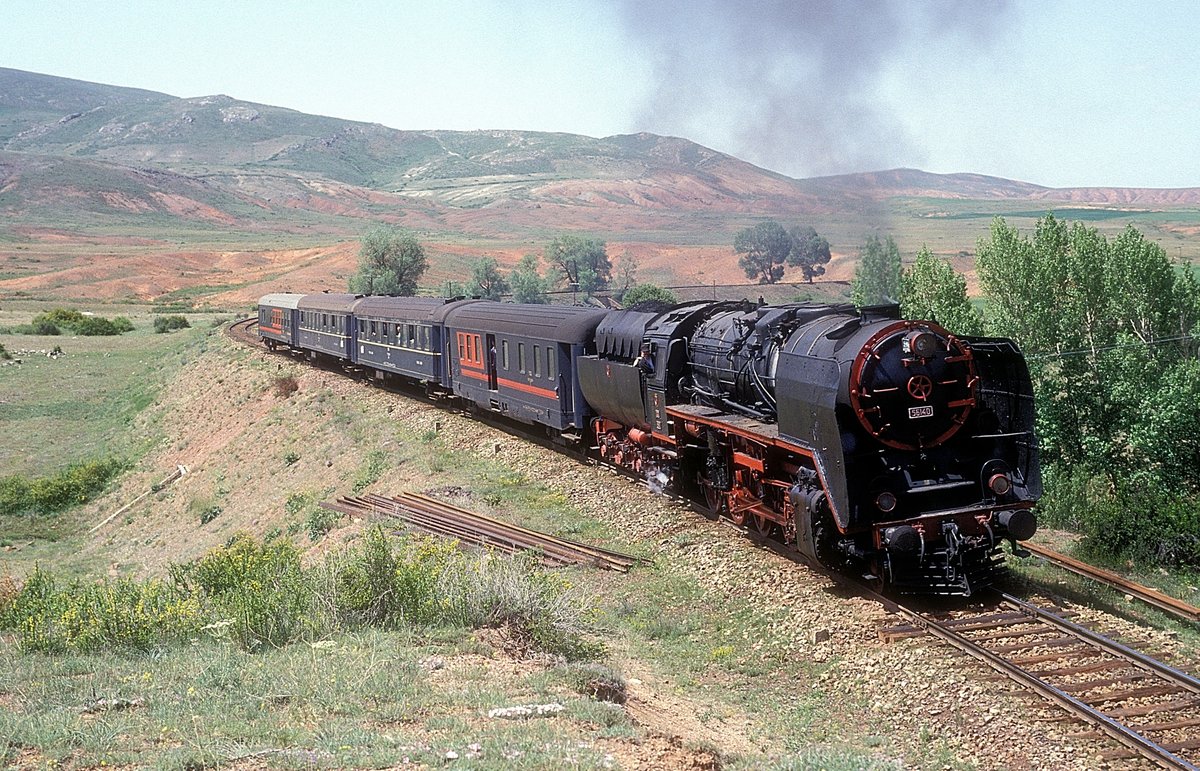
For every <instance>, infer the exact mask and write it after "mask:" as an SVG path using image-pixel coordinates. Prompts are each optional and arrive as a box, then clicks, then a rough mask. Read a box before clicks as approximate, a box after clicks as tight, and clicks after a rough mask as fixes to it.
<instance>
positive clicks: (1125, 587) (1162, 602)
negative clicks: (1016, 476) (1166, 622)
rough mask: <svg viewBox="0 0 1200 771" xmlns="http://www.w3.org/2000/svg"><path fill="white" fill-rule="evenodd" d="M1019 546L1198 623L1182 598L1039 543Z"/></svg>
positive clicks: (1197, 613) (1198, 612) (1198, 615)
mask: <svg viewBox="0 0 1200 771" xmlns="http://www.w3.org/2000/svg"><path fill="white" fill-rule="evenodd" d="M1021 548H1023V549H1028V550H1029V551H1030V552H1032V553H1033V554H1035V555H1037V556H1038V557H1041V558H1042V559H1044V560H1046V561H1048V562H1050V563H1051V564H1054V565H1057V566H1058V567H1060V568H1062V569H1063V570H1067V571H1069V572H1071V573H1075V574H1076V575H1080V576H1083V577H1084V578H1090V579H1092V580H1093V581H1099V582H1100V583H1102V584H1106V585H1108V586H1111V587H1113V588H1114V589H1119V590H1120V591H1122V592H1125V593H1126V594H1129V595H1132V596H1133V597H1136V598H1138V599H1139V600H1141V601H1142V602H1145V603H1147V604H1149V605H1153V606H1154V607H1156V608H1158V609H1159V610H1162V611H1165V612H1167V613H1170V614H1171V615H1173V616H1176V617H1178V618H1182V619H1184V620H1185V621H1192V622H1200V608H1197V607H1196V606H1195V605H1190V604H1188V603H1186V602H1184V601H1183V600H1180V599H1177V598H1175V597H1171V596H1169V595H1167V594H1163V593H1162V592H1160V591H1158V590H1157V589H1152V588H1150V587H1149V586H1143V585H1142V584H1139V583H1135V582H1133V581H1130V580H1129V579H1127V578H1123V577H1122V576H1119V575H1117V574H1116V573H1112V572H1109V571H1107V570H1103V569H1101V568H1098V567H1094V566H1092V565H1088V564H1087V563H1085V562H1080V561H1079V560H1077V559H1074V558H1073V557H1068V556H1067V555H1065V554H1060V553H1058V552H1056V551H1053V550H1051V549H1047V548H1046V547H1044V546H1039V545H1038V544H1035V543H1028V542H1022V543H1021Z"/></svg>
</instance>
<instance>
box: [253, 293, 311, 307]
mask: <svg viewBox="0 0 1200 771" xmlns="http://www.w3.org/2000/svg"><path fill="white" fill-rule="evenodd" d="M302 297H304V295H302V294H290V293H287V292H277V293H276V294H265V295H263V296H262V297H260V298H258V304H259V305H268V306H270V307H272V308H292V309H295V308H298V307H300V305H299V303H300V298H302Z"/></svg>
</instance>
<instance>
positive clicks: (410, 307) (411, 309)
mask: <svg viewBox="0 0 1200 771" xmlns="http://www.w3.org/2000/svg"><path fill="white" fill-rule="evenodd" d="M445 304H446V301H445V300H443V299H442V298H440V297H387V296H384V295H370V296H367V297H364V298H362V299H361V300H359V301H358V302H356V303H354V315H355V316H369V317H373V318H377V319H403V320H406V321H432V320H433V314H434V311H436V310H437V309H438V308H441V307H442V306H444V305H445Z"/></svg>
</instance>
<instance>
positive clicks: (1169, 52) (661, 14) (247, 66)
mask: <svg viewBox="0 0 1200 771" xmlns="http://www.w3.org/2000/svg"><path fill="white" fill-rule="evenodd" d="M3 15H4V24H3V27H2V28H0V38H2V39H3V40H4V43H3V46H2V47H0V66H3V67H12V68H15V69H21V70H29V71H33V72H40V73H45V74H49V75H58V76H62V77H70V78H77V79H80V80H87V81H93V82H99V83H107V84H111V85H119V86H129V87H136V88H144V89H149V90H153V91H161V92H164V93H167V94H172V95H174V96H181V97H197V96H207V95H212V94H227V95H229V96H232V97H235V98H238V99H243V100H246V101H252V102H260V103H264V104H271V105H277V106H281V107H289V108H292V109H296V110H300V111H303V112H309V113H316V114H321V115H329V116H334V117H339V118H347V119H352V120H360V121H367V122H372V123H381V124H383V125H386V126H390V127H393V128H398V129H416V130H421V129H454V130H472V129H520V130H529V131H561V132H569V133H576V134H585V135H588V136H594V137H603V136H609V135H613V134H629V133H636V132H642V131H646V132H651V133H655V134H663V135H669V136H680V137H684V138H686V139H690V140H692V141H695V142H698V143H700V144H702V145H705V146H707V147H711V148H713V149H715V150H719V151H722V152H726V153H729V154H731V155H735V156H737V157H739V158H742V159H744V160H747V161H750V162H752V163H755V164H757V165H759V166H763V167H765V168H768V169H771V170H773V171H777V172H780V173H783V174H787V175H789V176H793V177H811V176H821V175H827V174H840V173H849V172H860V171H878V170H883V169H890V168H901V167H907V168H919V169H923V170H925V171H931V172H937V173H954V172H971V173H978V174H988V175H993V176H999V177H1005V178H1009V179H1016V180H1021V181H1025V182H1032V183H1036V184H1041V185H1046V186H1050V187H1074V186H1104V187H1197V186H1200V120H1198V119H1200V55H1197V52H1196V50H1195V49H1196V41H1197V39H1200V2H1193V1H1192V0H1178V1H1177V2H1168V1H1166V0H1162V1H1154V0H1144V1H1142V2H1129V0H1125V1H1124V2H1110V1H1109V0H1090V1H1087V0H1059V1H1058V2H1054V1H1052V0H961V1H958V0H854V1H853V2H851V0H841V1H840V2H839V0H748V1H747V0H742V1H741V2H732V0H686V1H685V0H609V1H608V2H600V1H599V0H597V1H596V2H586V0H529V1H524V0H510V1H509V2H499V1H498V0H473V1H471V2H453V1H452V0H447V1H445V2H434V1H432V0H429V1H426V0H348V1H347V2H342V3H337V2H329V0H323V1H322V2H315V1H314V0H292V1H291V2H286V3H284V2H265V1H264V0H239V1H238V2H227V1H226V0H186V1H185V0H122V2H119V3H118V2H112V1H111V0H106V1H103V2H101V1H99V0H69V2H63V1H61V0H5V3H4V14H3Z"/></svg>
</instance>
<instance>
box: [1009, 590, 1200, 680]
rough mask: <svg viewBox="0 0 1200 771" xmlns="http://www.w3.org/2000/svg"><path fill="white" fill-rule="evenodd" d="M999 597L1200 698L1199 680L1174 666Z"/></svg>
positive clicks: (1017, 601) (1017, 600)
mask: <svg viewBox="0 0 1200 771" xmlns="http://www.w3.org/2000/svg"><path fill="white" fill-rule="evenodd" d="M1000 596H1001V597H1002V598H1003V599H1004V601H1005V602H1006V603H1007V604H1009V605H1010V606H1012V607H1014V608H1017V609H1019V610H1022V611H1024V612H1026V613H1028V614H1030V615H1032V616H1035V617H1036V618H1037V619H1038V620H1040V621H1044V622H1046V623H1047V624H1050V625H1052V626H1055V627H1057V628H1059V629H1061V630H1063V631H1064V632H1068V633H1070V634H1072V635H1074V636H1075V637H1079V638H1081V639H1083V640H1085V641H1087V642H1088V643H1090V644H1091V645H1094V646H1096V647H1097V648H1100V649H1102V650H1104V651H1106V652H1108V653H1111V654H1112V655H1114V656H1117V657H1119V658H1123V659H1126V660H1128V661H1130V662H1132V663H1133V664H1135V665H1136V666H1138V667H1141V668H1142V669H1145V670H1147V671H1150V672H1153V673H1154V674H1156V675H1158V676H1160V677H1162V678H1163V679H1165V680H1170V681H1171V682H1173V683H1175V684H1176V685H1178V686H1179V687H1181V688H1183V689H1185V690H1188V691H1191V692H1192V693H1195V694H1200V679H1198V678H1196V677H1193V676H1192V675H1189V674H1188V673H1187V672H1183V671H1181V670H1179V669H1176V668H1175V667H1173V666H1171V665H1170V664H1167V663H1166V662H1163V661H1159V660H1158V659H1154V658H1151V657H1149V656H1147V655H1146V654H1144V653H1141V652H1140V651H1136V650H1134V649H1133V648H1130V647H1128V646H1126V645H1122V644H1121V643H1119V642H1117V641H1116V640H1110V639H1109V638H1107V637H1105V636H1103V635H1100V634H1097V633H1096V632H1093V631H1092V630H1090V629H1088V628H1087V627H1085V626H1081V625H1079V624H1076V623H1075V622H1073V621H1068V620H1067V619H1065V618H1062V617H1061V616H1057V615H1055V614H1053V613H1049V612H1047V611H1045V610H1043V609H1042V608H1039V607H1038V606H1036V605H1033V604H1031V603H1028V602H1026V601H1025V600H1022V599H1020V598H1017V597H1014V596H1012V595H1011V594H1005V593H1003V592H1002V593H1001V594H1000Z"/></svg>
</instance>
